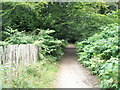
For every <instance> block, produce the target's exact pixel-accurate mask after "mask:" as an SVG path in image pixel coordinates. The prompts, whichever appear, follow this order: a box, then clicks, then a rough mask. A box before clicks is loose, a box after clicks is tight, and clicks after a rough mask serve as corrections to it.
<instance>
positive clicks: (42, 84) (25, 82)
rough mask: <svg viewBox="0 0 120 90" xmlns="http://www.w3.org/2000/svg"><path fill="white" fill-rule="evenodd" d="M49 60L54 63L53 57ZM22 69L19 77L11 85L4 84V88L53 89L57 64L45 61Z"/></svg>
mask: <svg viewBox="0 0 120 90" xmlns="http://www.w3.org/2000/svg"><path fill="white" fill-rule="evenodd" d="M49 59H53V60H51V61H54V58H53V57H50V58H49ZM20 68H21V70H19V71H18V73H19V74H18V76H17V77H16V78H14V79H13V80H12V81H11V82H9V83H8V82H6V83H3V88H4V87H5V88H6V86H7V87H8V88H52V87H53V84H54V81H55V77H56V72H57V70H58V64H57V62H49V60H47V61H45V60H43V61H40V62H36V63H33V64H30V65H28V66H27V67H24V68H22V67H20Z"/></svg>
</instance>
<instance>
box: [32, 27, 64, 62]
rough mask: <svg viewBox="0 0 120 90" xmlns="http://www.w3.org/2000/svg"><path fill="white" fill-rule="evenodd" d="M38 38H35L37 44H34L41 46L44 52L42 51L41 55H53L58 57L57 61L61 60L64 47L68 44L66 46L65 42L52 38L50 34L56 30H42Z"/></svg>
mask: <svg viewBox="0 0 120 90" xmlns="http://www.w3.org/2000/svg"><path fill="white" fill-rule="evenodd" d="M37 31H39V34H38V36H37V37H36V36H34V38H35V40H36V41H35V42H34V44H36V45H39V46H40V47H41V49H42V50H40V53H42V54H43V55H52V56H54V57H56V60H57V59H60V56H61V55H63V52H62V47H64V46H65V45H66V44H64V43H65V42H64V40H58V39H55V38H53V37H52V36H50V35H49V34H51V33H53V32H55V31H54V30H40V29H38V30H37Z"/></svg>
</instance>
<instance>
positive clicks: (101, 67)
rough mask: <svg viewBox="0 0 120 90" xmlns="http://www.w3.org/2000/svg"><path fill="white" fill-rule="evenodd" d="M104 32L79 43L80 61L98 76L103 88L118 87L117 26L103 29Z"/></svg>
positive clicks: (112, 25)
mask: <svg viewBox="0 0 120 90" xmlns="http://www.w3.org/2000/svg"><path fill="white" fill-rule="evenodd" d="M101 29H102V32H100V33H97V34H95V35H93V36H92V37H89V38H88V39H87V40H85V41H82V42H78V43H77V44H76V46H77V52H78V53H77V54H78V57H79V59H78V60H79V61H80V62H81V63H83V64H84V65H85V66H87V67H88V68H89V69H90V70H92V72H93V74H97V75H98V76H99V78H100V80H101V82H100V85H101V87H103V88H117V87H118V86H117V85H118V81H117V79H118V78H117V77H118V58H119V57H120V54H118V44H119V43H118V29H117V25H116V24H111V25H109V26H107V27H102V28H101Z"/></svg>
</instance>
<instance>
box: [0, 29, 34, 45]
mask: <svg viewBox="0 0 120 90" xmlns="http://www.w3.org/2000/svg"><path fill="white" fill-rule="evenodd" d="M2 36H3V38H4V41H5V42H7V43H8V44H27V43H30V44H31V43H33V38H32V36H27V35H26V34H25V32H24V31H22V32H19V31H18V30H17V29H15V30H13V29H12V28H11V27H8V28H6V30H5V31H3V33H2Z"/></svg>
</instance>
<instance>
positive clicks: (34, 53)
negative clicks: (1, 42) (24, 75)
mask: <svg viewBox="0 0 120 90" xmlns="http://www.w3.org/2000/svg"><path fill="white" fill-rule="evenodd" d="M38 52H39V48H38V46H36V45H31V44H21V45H8V46H0V63H1V66H5V67H8V66H9V67H8V68H7V70H10V71H9V72H6V73H5V75H4V76H6V77H7V79H8V78H9V79H12V78H15V77H16V75H17V71H18V67H19V65H20V66H22V67H25V66H26V65H29V64H31V63H33V62H36V61H37V60H38ZM13 67H14V68H13ZM4 71H6V70H4ZM11 74H12V76H10V75H11Z"/></svg>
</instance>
